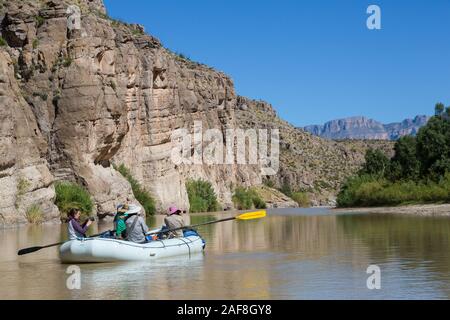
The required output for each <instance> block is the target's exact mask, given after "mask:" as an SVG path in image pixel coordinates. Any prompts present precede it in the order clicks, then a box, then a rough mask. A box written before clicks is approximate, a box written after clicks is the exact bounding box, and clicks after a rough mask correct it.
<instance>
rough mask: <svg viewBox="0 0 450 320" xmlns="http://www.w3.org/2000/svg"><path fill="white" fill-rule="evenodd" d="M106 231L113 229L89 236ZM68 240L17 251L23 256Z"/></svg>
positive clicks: (97, 235)
mask: <svg viewBox="0 0 450 320" xmlns="http://www.w3.org/2000/svg"><path fill="white" fill-rule="evenodd" d="M106 232H111V231H105V232H102V233H99V234H96V235H93V236H90V237H89V238H95V237H99V236H101V235H102V234H105V233H106ZM66 242H67V241H64V242H58V243H54V244H49V245H46V246H42V247H31V248H25V249H22V250H19V252H17V254H18V255H19V256H23V255H25V254H29V253H33V252H36V251H39V250H42V249H46V248H51V247H56V246H60V245H63V244H64V243H66Z"/></svg>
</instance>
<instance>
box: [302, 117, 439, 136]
mask: <svg viewBox="0 0 450 320" xmlns="http://www.w3.org/2000/svg"><path fill="white" fill-rule="evenodd" d="M429 119H430V117H428V116H424V115H421V116H416V117H415V118H414V119H406V120H403V121H402V122H396V123H390V124H382V123H380V122H378V121H376V120H373V119H369V118H366V117H362V116H361V117H350V118H345V119H338V120H332V121H329V122H327V123H325V124H324V125H312V126H307V127H304V128H303V129H304V130H306V131H308V132H310V133H312V134H313V135H316V136H319V137H322V138H326V139H331V140H341V139H365V140H397V139H399V138H400V137H403V136H406V135H416V134H417V132H418V131H419V129H420V128H421V127H422V126H424V125H425V124H426V123H427V122H428V120H429Z"/></svg>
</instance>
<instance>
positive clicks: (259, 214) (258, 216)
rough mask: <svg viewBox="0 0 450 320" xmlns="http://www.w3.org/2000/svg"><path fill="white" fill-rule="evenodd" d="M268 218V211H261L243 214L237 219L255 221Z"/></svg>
mask: <svg viewBox="0 0 450 320" xmlns="http://www.w3.org/2000/svg"><path fill="white" fill-rule="evenodd" d="M266 216H267V214H266V211H265V210H261V211H255V212H249V213H244V214H241V215H240V216H237V217H236V219H237V220H253V219H261V218H264V217H266Z"/></svg>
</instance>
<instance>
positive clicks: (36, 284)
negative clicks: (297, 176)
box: [0, 209, 450, 300]
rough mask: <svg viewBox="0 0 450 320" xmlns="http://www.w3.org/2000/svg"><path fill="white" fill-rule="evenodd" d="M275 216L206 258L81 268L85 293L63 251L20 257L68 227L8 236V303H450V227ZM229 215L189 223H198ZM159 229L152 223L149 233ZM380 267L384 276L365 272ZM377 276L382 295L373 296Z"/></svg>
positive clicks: (223, 234) (234, 230)
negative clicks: (72, 282) (74, 280)
mask: <svg viewBox="0 0 450 320" xmlns="http://www.w3.org/2000/svg"><path fill="white" fill-rule="evenodd" d="M268 214H269V215H268V217H267V218H265V219H262V220H257V221H247V222H241V221H235V222H225V223H221V224H215V225H209V226H205V227H202V228H200V229H199V231H200V233H201V234H202V236H203V237H204V238H205V240H206V250H205V252H204V253H203V254H198V255H193V256H191V257H190V258H189V257H180V258H168V259H161V260H159V261H156V262H151V263H135V262H130V263H117V264H87V265H80V266H79V268H80V271H81V273H80V289H69V287H70V285H69V286H68V285H67V282H68V279H69V277H70V276H71V275H70V274H69V273H67V271H68V268H69V267H70V266H69V265H63V264H61V263H60V262H59V259H58V249H57V248H50V249H45V250H42V251H39V252H37V253H34V254H30V255H27V256H23V257H20V258H19V257H18V256H17V250H18V249H20V248H24V247H28V246H34V245H44V244H50V243H54V242H58V241H60V240H64V239H66V236H67V233H66V230H65V229H66V228H65V226H64V225H62V226H60V225H43V226H33V227H23V228H20V229H8V230H0V246H1V252H2V254H1V256H0V274H1V275H2V285H1V286H0V299H408V300H410V299H423V298H425V299H449V298H450V219H449V218H446V217H442V218H438V217H414V216H401V215H382V214H364V215H363V214H341V213H340V214H335V213H333V212H331V211H328V210H326V209H279V210H270V211H269V212H268ZM228 216H229V214H221V215H219V214H217V215H212V214H205V215H193V216H191V217H186V219H187V222H188V223H192V224H195V223H200V222H205V221H209V220H213V219H221V218H226V217H228ZM161 222H162V217H151V218H149V219H148V224H149V226H151V227H156V226H160V224H161ZM110 227H111V226H110V225H107V224H102V225H100V226H95V227H94V228H93V229H92V230H90V232H91V233H92V234H93V233H96V232H97V231H98V230H99V229H100V231H102V230H107V229H108V228H110ZM373 265H375V266H376V267H378V268H379V270H380V273H379V274H378V273H377V274H375V275H373V274H372V273H370V274H368V273H367V269H368V267H369V266H373ZM371 276H377V277H378V278H377V279H378V280H379V285H380V286H381V287H380V289H369V288H368V284H367V282H368V281H367V280H368V278H369V277H371ZM370 283H372V284H373V283H375V282H372V281H370ZM369 287H370V284H369Z"/></svg>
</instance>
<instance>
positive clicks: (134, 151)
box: [0, 0, 364, 225]
mask: <svg viewBox="0 0 450 320" xmlns="http://www.w3.org/2000/svg"><path fill="white" fill-rule="evenodd" d="M73 5H76V7H74V6H73ZM0 36H1V38H2V39H3V40H4V45H2V46H0V58H1V62H0V99H1V105H0V116H1V126H0V140H1V146H0V154H1V156H2V157H1V159H0V225H1V224H14V223H23V222H25V221H26V214H27V210H28V208H29V207H30V206H32V205H33V204H38V205H39V206H40V207H41V208H42V210H43V212H44V215H45V220H54V219H57V218H58V210H57V208H56V207H55V205H54V204H53V203H54V200H55V190H54V182H55V181H73V182H76V183H79V184H81V185H83V186H84V187H85V188H86V189H87V190H88V191H89V192H90V194H91V195H92V197H93V199H94V201H95V204H96V206H95V211H96V212H97V213H98V214H103V213H107V212H111V211H113V210H114V208H115V206H116V205H117V204H119V203H120V202H124V201H133V202H136V199H135V198H134V196H133V192H132V190H131V186H130V184H129V183H128V182H127V181H126V180H125V179H124V178H123V177H122V176H121V175H120V174H119V173H118V172H117V171H116V170H115V168H114V166H115V165H122V164H123V165H125V166H126V167H128V168H129V169H130V170H131V172H132V174H133V176H134V177H135V178H136V179H137V180H138V181H139V182H140V183H141V184H142V185H143V186H144V187H145V188H146V189H148V190H149V191H150V193H151V194H152V195H153V197H154V198H155V200H156V202H157V207H158V210H159V211H164V210H165V208H167V207H168V206H169V205H172V204H175V205H178V206H180V207H182V208H188V207H189V200H188V196H187V192H186V187H185V182H186V181H187V180H188V179H204V180H208V181H210V182H211V183H212V185H213V187H214V189H215V191H216V193H217V195H218V198H219V200H220V202H221V204H222V205H223V207H224V208H228V207H229V208H231V207H232V201H231V197H232V193H233V189H234V188H235V187H236V186H237V185H244V186H252V185H261V184H262V183H263V180H267V179H269V180H270V179H272V180H274V181H275V182H276V184H277V185H281V184H283V183H288V184H290V185H291V186H292V188H293V189H296V188H302V189H305V188H310V190H309V192H311V193H312V194H321V193H322V191H321V190H322V189H323V188H322V187H324V186H321V184H323V181H325V180H328V179H331V180H332V183H331V184H330V185H329V187H327V188H328V189H329V192H328V193H329V194H327V197H326V198H324V199H322V200H321V201H322V202H320V203H330V201H331V202H332V198H333V195H335V193H336V190H337V188H338V186H339V184H340V183H341V182H342V180H343V179H344V178H345V177H346V176H348V175H349V174H351V173H352V172H354V171H355V170H356V169H357V168H358V167H359V165H360V164H361V162H362V158H361V154H362V153H363V152H364V150H353V149H351V148H343V147H342V146H340V145H338V144H336V143H332V142H328V141H323V140H322V139H319V138H316V137H313V136H311V135H310V134H309V133H306V132H304V131H302V130H298V129H295V128H293V127H292V126H290V125H289V124H288V123H286V122H284V121H282V120H281V119H279V118H278V117H277V115H276V113H275V111H274V110H273V109H272V107H271V106H270V105H269V104H267V103H265V102H257V101H253V100H250V99H247V98H243V97H239V96H238V95H237V94H236V92H235V88H234V85H233V81H232V80H231V79H230V77H229V76H227V75H225V74H224V73H222V72H219V71H216V70H214V69H212V68H210V67H208V66H205V65H202V64H199V63H196V62H193V61H191V60H189V59H186V58H185V57H183V56H180V55H177V54H174V53H173V52H171V51H170V50H168V49H166V48H164V47H163V46H162V44H161V43H160V41H159V40H158V39H156V38H154V37H152V36H150V35H148V34H146V33H145V32H144V29H143V27H142V26H140V25H136V24H127V23H123V22H120V21H116V20H113V19H111V18H109V17H108V16H107V15H106V10H105V7H104V5H103V3H102V1H101V0H48V1H38V0H25V1H12V0H1V1H0ZM196 121H198V122H201V124H202V128H203V130H207V129H216V130H218V131H219V132H222V133H223V134H224V136H225V132H226V130H227V129H237V128H241V127H242V128H255V129H258V128H266V127H271V128H275V127H276V126H278V125H279V126H280V129H281V135H282V139H281V152H282V155H281V159H282V161H281V166H282V167H281V169H280V171H279V174H278V175H277V176H274V177H270V178H267V177H264V176H262V175H261V170H260V167H259V166H258V165H237V164H231V165H206V164H195V165H190V164H176V163H174V161H172V159H171V153H172V150H173V149H174V148H175V145H176V143H175V142H174V141H173V139H172V134H173V133H174V132H176V130H177V129H181V128H186V129H187V130H188V131H189V132H190V133H194V130H195V128H194V123H195V122H196ZM197 143H200V144H204V142H201V141H200V142H197ZM224 143H225V142H224ZM195 147H196V145H193V146H192V150H195ZM299 164H301V165H299ZM319 182H320V183H319ZM329 200H330V201H329Z"/></svg>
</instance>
